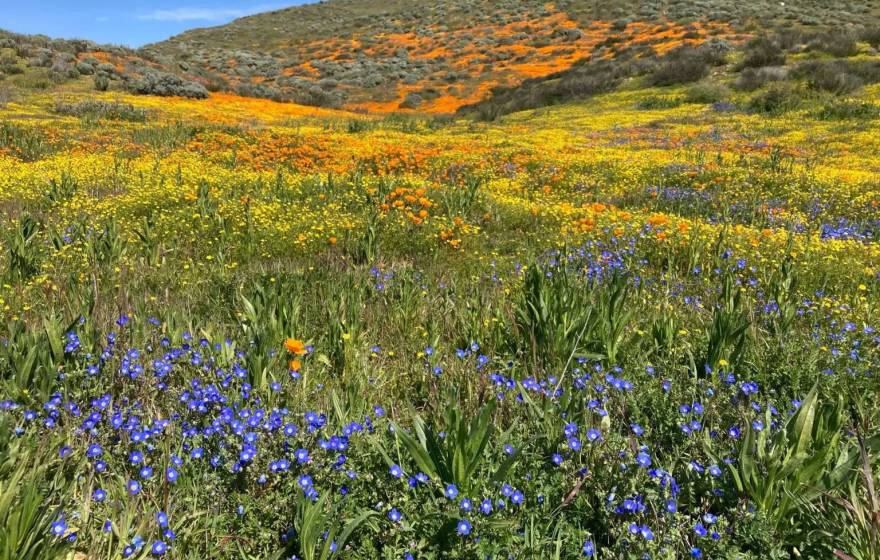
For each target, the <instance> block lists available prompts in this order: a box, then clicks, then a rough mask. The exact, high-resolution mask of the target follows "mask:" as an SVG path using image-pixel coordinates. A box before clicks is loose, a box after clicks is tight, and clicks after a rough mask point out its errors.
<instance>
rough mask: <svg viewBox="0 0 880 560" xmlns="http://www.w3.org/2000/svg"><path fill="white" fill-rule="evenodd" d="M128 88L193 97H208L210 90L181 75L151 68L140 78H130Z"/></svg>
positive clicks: (145, 92)
mask: <svg viewBox="0 0 880 560" xmlns="http://www.w3.org/2000/svg"><path fill="white" fill-rule="evenodd" d="M126 89H128V90H129V91H131V92H132V93H137V94H140V95H159V96H163V97H169V96H176V97H190V98H193V99H204V98H206V97H208V90H206V89H205V86H203V85H202V84H199V83H197V82H189V81H186V80H184V79H183V78H181V77H180V76H175V75H174V74H169V73H167V72H158V71H156V70H150V71H148V72H147V73H145V74H144V75H143V76H142V77H140V78H135V79H130V80H128V81H127V82H126Z"/></svg>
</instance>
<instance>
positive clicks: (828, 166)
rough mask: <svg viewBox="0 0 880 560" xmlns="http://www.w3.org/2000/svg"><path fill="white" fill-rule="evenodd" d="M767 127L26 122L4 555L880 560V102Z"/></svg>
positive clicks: (692, 113) (259, 106) (87, 100)
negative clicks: (854, 111) (832, 559)
mask: <svg viewBox="0 0 880 560" xmlns="http://www.w3.org/2000/svg"><path fill="white" fill-rule="evenodd" d="M747 102H748V99H747V94H744V93H732V94H731V98H730V99H728V100H726V101H724V102H706V101H705V100H700V99H698V98H697V97H696V96H694V95H693V92H692V91H690V90H688V88H687V87H685V86H671V87H649V86H647V85H638V84H634V85H633V86H632V87H625V88H621V89H620V90H618V91H613V92H608V93H601V94H599V95H597V96H595V97H592V98H591V99H587V100H584V101H579V102H576V103H568V104H562V105H558V106H553V107H544V108H539V109H536V110H531V111H524V112H516V113H513V114H510V115H507V116H505V117H504V118H501V119H498V120H495V121H493V122H479V121H476V120H473V119H470V118H463V117H444V116H432V115H419V114H415V113H413V114H406V115H399V114H394V115H383V114H363V113H352V112H346V111H342V110H334V109H326V108H315V107H305V106H300V105H294V104H289V103H275V102H272V101H267V100H261V99H252V98H245V97H238V96H235V95H232V94H226V93H213V94H211V96H210V97H209V98H208V99H203V100H202V99H184V98H175V97H172V98H159V97H147V96H134V95H130V94H127V93H122V92H119V91H111V92H97V91H93V90H92V87H91V84H90V83H86V82H72V83H67V84H65V85H64V86H63V87H59V88H54V89H49V90H45V91H30V92H28V93H26V94H22V95H20V96H18V97H17V98H15V99H13V100H11V101H9V102H8V103H6V105H5V107H3V108H2V109H0V216H2V218H0V244H2V254H0V279H2V288H0V324H2V326H0V450H2V453H0V560H12V559H26V560H36V559H53V558H71V559H76V560H85V559H103V558H114V559H115V558H151V557H155V558H175V559H204V558H212V559H213V558H248V559H250V558H253V559H263V558H278V559H281V558H285V559H286V558H299V559H304V560H315V559H326V558H355V559H372V558H383V559H402V558H403V559H409V558H417V559H418V558H426V559H440V558H479V559H483V558H536V559H538V558H541V559H543V558H584V557H588V558H599V559H636V558H639V559H640V558H656V559H673V558H723V559H759V558H760V559H765V558H774V559H783V558H794V557H802V558H841V559H844V560H847V559H857V560H869V559H872V558H878V557H880V538H878V531H880V521H878V519H880V493H878V489H877V484H878V483H880V480H878V476H877V472H880V471H878V462H880V435H878V425H880V414H878V408H877V404H876V403H877V399H878V396H880V395H878V393H880V391H878V380H877V373H878V368H880V332H878V329H880V314H878V311H880V120H878V118H877V116H878V115H880V85H877V84H874V85H866V86H865V88H864V90H863V91H862V93H861V94H860V97H859V99H858V100H846V99H843V100H840V99H830V98H829V99H826V98H816V99H812V100H810V101H808V102H805V103H803V104H802V105H801V106H799V107H798V108H796V109H795V110H792V111H786V112H783V113H779V112H750V111H744V110H741V108H742V107H743V106H745V105H746V104H747ZM853 107H855V109H857V110H858V111H856V113H855V116H852V114H851V113H852V111H849V109H852V108H853ZM847 111H849V112H847Z"/></svg>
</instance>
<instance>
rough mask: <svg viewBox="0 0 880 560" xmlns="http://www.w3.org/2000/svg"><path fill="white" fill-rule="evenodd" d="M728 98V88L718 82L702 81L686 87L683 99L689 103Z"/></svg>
mask: <svg viewBox="0 0 880 560" xmlns="http://www.w3.org/2000/svg"><path fill="white" fill-rule="evenodd" d="M729 98H730V89H728V87H727V86H726V85H724V84H722V83H720V82H715V81H711V80H709V81H703V82H698V83H696V84H694V85H692V86H691V87H689V88H688V90H687V93H686V95H685V99H686V100H687V101H689V102H691V103H717V102H719V101H726V100H727V99H729Z"/></svg>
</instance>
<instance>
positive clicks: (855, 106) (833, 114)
mask: <svg viewBox="0 0 880 560" xmlns="http://www.w3.org/2000/svg"><path fill="white" fill-rule="evenodd" d="M817 116H818V118H820V119H822V120H849V119H853V120H859V121H867V120H871V119H877V118H880V106H878V105H877V104H876V103H871V102H870V101H860V100H858V99H841V100H835V101H829V102H828V103H825V105H823V106H822V108H821V109H820V110H819V112H818V114H817Z"/></svg>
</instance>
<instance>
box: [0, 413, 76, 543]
mask: <svg viewBox="0 0 880 560" xmlns="http://www.w3.org/2000/svg"><path fill="white" fill-rule="evenodd" d="M0 447H2V449H3V450H4V456H3V458H2V459H0V560H55V559H58V558H62V557H64V556H66V552H67V551H68V550H69V549H70V546H69V544H68V543H67V542H66V541H65V540H64V539H62V538H58V537H55V536H53V535H52V533H51V524H52V522H53V521H55V520H56V519H57V518H58V511H57V509H56V508H55V507H53V506H52V502H51V500H52V499H53V498H57V496H58V494H60V493H62V492H63V491H64V490H65V489H64V488H59V487H53V486H54V485H53V484H52V483H51V482H50V481H49V480H48V476H47V467H48V465H47V464H46V462H43V461H41V460H40V458H39V457H38V455H37V454H36V453H32V452H30V451H28V450H27V449H23V448H22V446H20V445H19V444H17V443H16V442H15V440H14V439H13V436H12V433H11V428H10V426H9V425H8V424H7V423H6V422H0Z"/></svg>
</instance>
